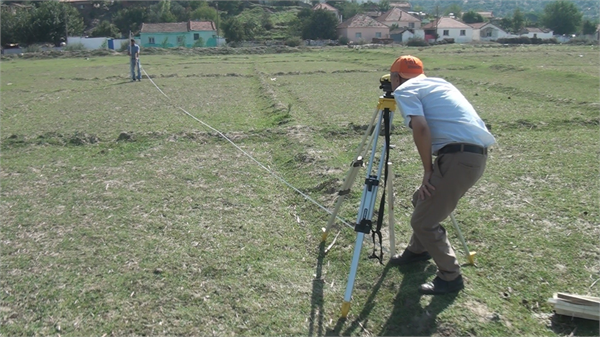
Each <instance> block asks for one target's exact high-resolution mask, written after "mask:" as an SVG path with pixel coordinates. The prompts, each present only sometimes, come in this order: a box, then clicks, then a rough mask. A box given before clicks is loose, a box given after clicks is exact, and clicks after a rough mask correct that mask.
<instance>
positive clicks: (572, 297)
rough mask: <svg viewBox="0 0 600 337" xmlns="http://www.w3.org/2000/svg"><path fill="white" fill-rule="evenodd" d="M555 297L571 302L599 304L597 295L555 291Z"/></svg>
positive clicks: (599, 299)
mask: <svg viewBox="0 0 600 337" xmlns="http://www.w3.org/2000/svg"><path fill="white" fill-rule="evenodd" d="M556 297H557V298H560V299H563V300H568V301H569V302H571V303H577V304H584V305H593V306H600V298H599V297H592V296H582V295H573V294H566V293H556Z"/></svg>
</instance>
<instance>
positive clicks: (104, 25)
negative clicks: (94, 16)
mask: <svg viewBox="0 0 600 337" xmlns="http://www.w3.org/2000/svg"><path fill="white" fill-rule="evenodd" d="M91 36H92V37H112V38H118V37H120V36H121V32H119V28H117V26H115V25H114V24H112V23H110V21H106V20H104V21H102V22H100V24H99V25H98V26H96V28H94V30H92V34H91Z"/></svg>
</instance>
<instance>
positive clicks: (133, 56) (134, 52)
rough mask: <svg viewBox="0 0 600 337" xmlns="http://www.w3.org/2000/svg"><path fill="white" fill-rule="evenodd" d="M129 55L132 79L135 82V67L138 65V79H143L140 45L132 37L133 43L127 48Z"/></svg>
mask: <svg viewBox="0 0 600 337" xmlns="http://www.w3.org/2000/svg"><path fill="white" fill-rule="evenodd" d="M127 55H129V57H130V59H129V69H130V70H131V81H132V82H135V79H136V77H135V67H136V66H137V80H138V81H141V80H142V73H141V70H140V46H138V45H137V44H136V43H135V40H134V39H131V44H130V46H129V48H128V50H127Z"/></svg>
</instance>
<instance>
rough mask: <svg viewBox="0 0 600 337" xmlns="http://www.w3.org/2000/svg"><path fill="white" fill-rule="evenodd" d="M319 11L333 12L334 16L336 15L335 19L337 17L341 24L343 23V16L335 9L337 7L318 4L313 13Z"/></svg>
mask: <svg viewBox="0 0 600 337" xmlns="http://www.w3.org/2000/svg"><path fill="white" fill-rule="evenodd" d="M319 9H322V10H325V11H329V12H332V13H333V14H335V17H337V18H338V20H339V21H340V22H342V14H341V13H340V11H339V10H338V9H337V8H335V7H333V6H331V5H328V4H326V3H324V2H322V3H318V4H316V5H314V6H313V8H312V10H313V11H316V10H319Z"/></svg>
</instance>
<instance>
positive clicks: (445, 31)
mask: <svg viewBox="0 0 600 337" xmlns="http://www.w3.org/2000/svg"><path fill="white" fill-rule="evenodd" d="M442 35H444V36H449V35H450V31H449V30H447V29H445V30H444V34H442Z"/></svg>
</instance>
